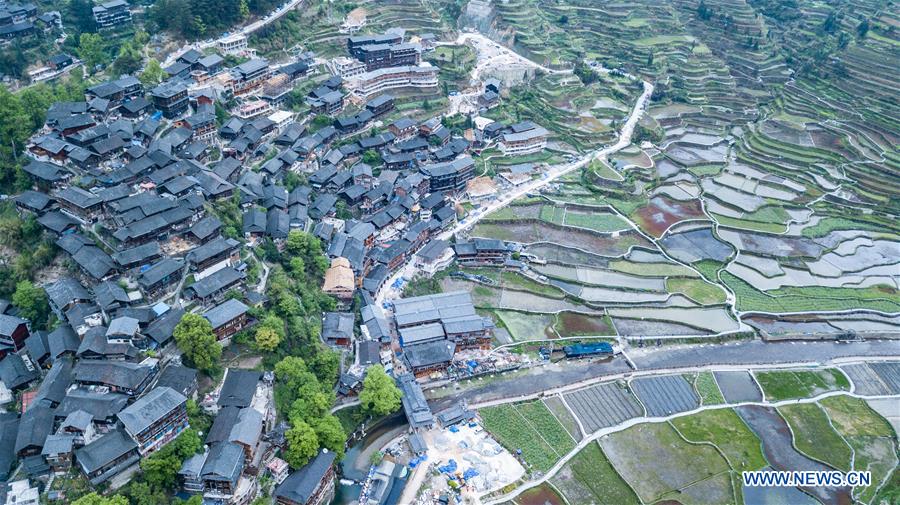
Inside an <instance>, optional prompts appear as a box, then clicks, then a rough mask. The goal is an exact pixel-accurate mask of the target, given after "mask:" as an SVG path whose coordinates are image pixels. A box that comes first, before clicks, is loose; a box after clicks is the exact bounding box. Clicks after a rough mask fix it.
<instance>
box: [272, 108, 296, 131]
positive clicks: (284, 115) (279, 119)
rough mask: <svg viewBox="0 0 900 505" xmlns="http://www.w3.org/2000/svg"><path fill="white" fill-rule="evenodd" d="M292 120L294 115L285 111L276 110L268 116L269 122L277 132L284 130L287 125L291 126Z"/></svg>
mask: <svg viewBox="0 0 900 505" xmlns="http://www.w3.org/2000/svg"><path fill="white" fill-rule="evenodd" d="M293 118H294V114H293V113H291V112H288V111H286V110H278V111H275V112H273V113H272V114H269V120H270V121H272V122H273V123H275V128H276V129H278V131H281V130H284V128H285V127H286V126H287V125H289V124H291V120H292V119H293Z"/></svg>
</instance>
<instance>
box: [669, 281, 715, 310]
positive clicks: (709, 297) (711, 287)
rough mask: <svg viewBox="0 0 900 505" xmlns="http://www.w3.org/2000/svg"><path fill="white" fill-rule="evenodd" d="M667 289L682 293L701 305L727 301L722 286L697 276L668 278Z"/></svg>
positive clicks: (671, 291)
mask: <svg viewBox="0 0 900 505" xmlns="http://www.w3.org/2000/svg"><path fill="white" fill-rule="evenodd" d="M666 289H667V290H668V291H669V292H670V293H682V294H684V295H685V296H687V297H688V298H690V299H691V300H694V301H695V302H697V303H699V304H701V305H712V304H717V303H725V291H723V290H722V288H721V287H719V286H718V285H716V284H710V283H708V282H704V281H703V280H701V279H697V278H692V279H683V278H675V277H670V278H668V279H666Z"/></svg>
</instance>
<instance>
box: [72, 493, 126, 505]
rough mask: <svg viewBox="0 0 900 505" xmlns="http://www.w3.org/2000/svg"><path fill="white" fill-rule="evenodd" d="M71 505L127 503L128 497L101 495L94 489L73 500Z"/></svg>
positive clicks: (121, 504)
mask: <svg viewBox="0 0 900 505" xmlns="http://www.w3.org/2000/svg"><path fill="white" fill-rule="evenodd" d="M72 505H128V499H127V498H125V497H124V496H122V495H118V494H117V495H113V496H102V495H99V494H97V492H96V491H95V492H93V493H90V494H86V495H84V496H82V497H81V498H79V499H77V500H75V501H73V502H72Z"/></svg>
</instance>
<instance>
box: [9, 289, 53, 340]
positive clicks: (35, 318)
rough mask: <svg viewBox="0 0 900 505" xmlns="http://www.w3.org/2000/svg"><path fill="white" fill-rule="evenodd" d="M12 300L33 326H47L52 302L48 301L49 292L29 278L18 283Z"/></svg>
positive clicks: (20, 313) (20, 314) (21, 314)
mask: <svg viewBox="0 0 900 505" xmlns="http://www.w3.org/2000/svg"><path fill="white" fill-rule="evenodd" d="M12 302H13V305H15V306H16V307H18V308H19V316H21V317H23V318H25V319H28V320H29V321H31V327H32V328H35V329H36V328H46V327H47V318H48V317H49V316H50V304H49V303H48V302H47V293H45V292H44V290H43V289H41V288H39V287H37V286H35V285H34V284H33V283H32V282H31V281H29V280H24V281H21V282H19V283H18V284H16V292H15V293H13V297H12Z"/></svg>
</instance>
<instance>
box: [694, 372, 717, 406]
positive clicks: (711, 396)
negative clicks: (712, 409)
mask: <svg viewBox="0 0 900 505" xmlns="http://www.w3.org/2000/svg"><path fill="white" fill-rule="evenodd" d="M694 388H695V389H696V390H697V394H698V395H700V400H701V403H702V404H703V405H719V404H722V403H725V398H724V397H723V396H722V392H721V391H720V390H719V385H718V384H716V378H715V376H713V374H712V372H700V373H698V374H697V377H696V378H694Z"/></svg>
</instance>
